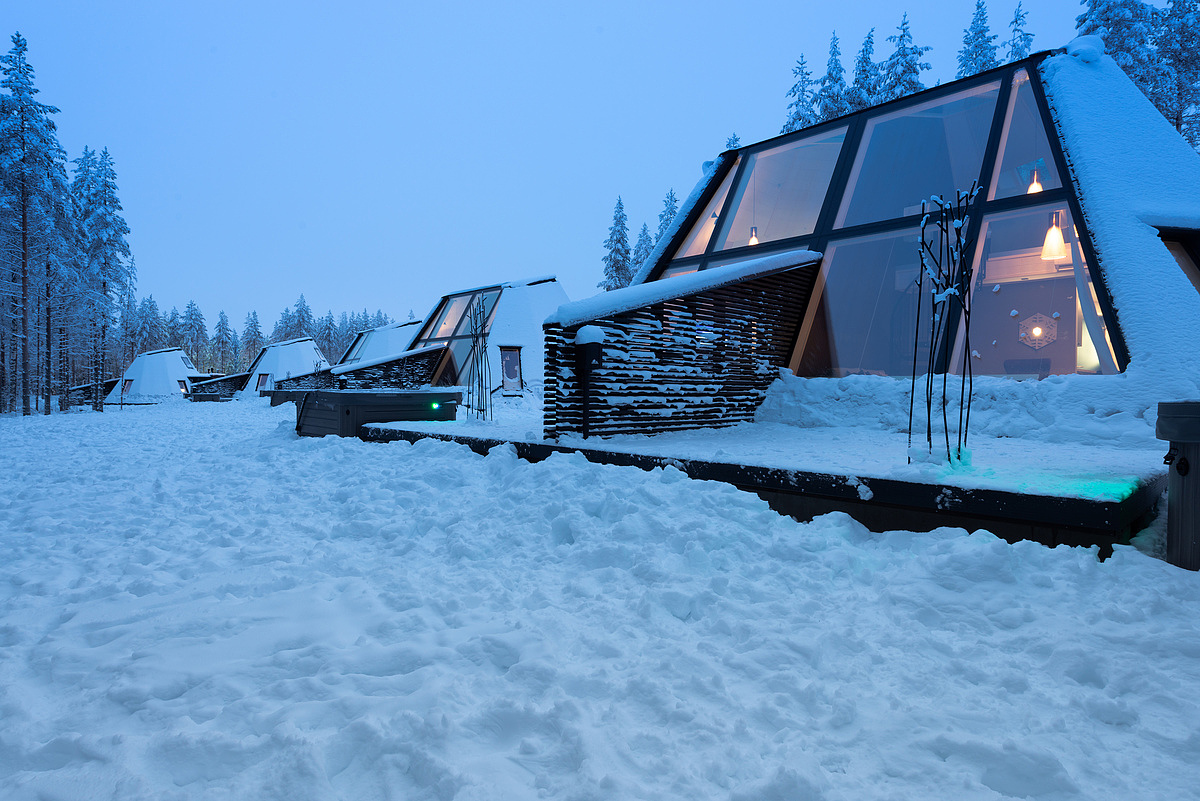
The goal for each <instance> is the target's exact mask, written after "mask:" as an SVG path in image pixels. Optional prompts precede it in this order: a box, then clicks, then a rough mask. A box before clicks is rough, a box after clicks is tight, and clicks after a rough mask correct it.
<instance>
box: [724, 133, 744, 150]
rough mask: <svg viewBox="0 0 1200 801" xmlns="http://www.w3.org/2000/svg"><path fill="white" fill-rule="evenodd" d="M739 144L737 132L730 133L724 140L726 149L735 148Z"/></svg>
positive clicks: (740, 142)
mask: <svg viewBox="0 0 1200 801" xmlns="http://www.w3.org/2000/svg"><path fill="white" fill-rule="evenodd" d="M741 146H742V140H741V137H739V136H738V135H737V134H731V135H730V136H729V138H728V139H726V140H725V149H726V150H737V149H738V148H739V147H741Z"/></svg>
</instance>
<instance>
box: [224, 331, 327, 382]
mask: <svg viewBox="0 0 1200 801" xmlns="http://www.w3.org/2000/svg"><path fill="white" fill-rule="evenodd" d="M328 366H329V362H328V360H326V358H325V354H324V353H322V352H321V349H320V348H319V347H318V346H317V343H316V342H315V341H314V340H313V338H312V337H301V338H300V339H289V340H288V341H286V342H276V343H274V344H271V345H267V346H266V347H265V348H263V349H262V350H261V351H259V353H258V356H257V358H255V360H254V363H253V364H251V365H250V369H249V370H248V371H247V372H248V373H250V378H249V379H248V381H247V382H246V387H245V388H248V389H253V388H255V387H257V385H258V384H257V382H258V377H259V376H261V375H267V376H270V378H269V379H268V381H272V382H273V381H280V380H282V379H284V378H290V377H295V376H300V375H309V374H311V373H314V372H317V371H319V370H323V369H325V368H326V367H328Z"/></svg>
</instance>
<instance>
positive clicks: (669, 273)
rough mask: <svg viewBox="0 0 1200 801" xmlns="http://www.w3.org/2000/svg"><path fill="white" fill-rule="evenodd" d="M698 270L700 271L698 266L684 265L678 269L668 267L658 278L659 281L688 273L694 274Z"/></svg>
mask: <svg viewBox="0 0 1200 801" xmlns="http://www.w3.org/2000/svg"><path fill="white" fill-rule="evenodd" d="M699 269H700V265H699V264H685V265H682V266H680V267H675V266H671V267H668V268H667V269H665V270H663V274H662V275H660V276H659V278H660V279H663V278H674V277H675V276H677V275H688V274H690V273H694V272H696V271H697V270H699Z"/></svg>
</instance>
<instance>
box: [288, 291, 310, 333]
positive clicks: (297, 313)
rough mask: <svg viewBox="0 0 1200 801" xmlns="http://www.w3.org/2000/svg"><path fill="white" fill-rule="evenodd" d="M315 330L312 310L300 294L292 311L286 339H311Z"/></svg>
mask: <svg viewBox="0 0 1200 801" xmlns="http://www.w3.org/2000/svg"><path fill="white" fill-rule="evenodd" d="M316 329H317V326H316V323H315V322H314V321H313V313H312V309H310V308H309V307H308V301H306V300H305V299H304V295H303V294H301V295H300V298H299V299H298V300H297V301H296V305H295V306H294V307H293V311H292V327H291V329H290V331H289V333H290V336H289V337H288V339H299V338H300V337H311V336H312V335H313V332H314V331H315V330H316Z"/></svg>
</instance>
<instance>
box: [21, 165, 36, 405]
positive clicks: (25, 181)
mask: <svg viewBox="0 0 1200 801" xmlns="http://www.w3.org/2000/svg"><path fill="white" fill-rule="evenodd" d="M26 158H28V156H26ZM28 167H29V165H28V164H27V165H25V168H26V169H25V175H23V176H22V178H21V414H22V415H24V416H26V417H28V416H29V415H30V414H32V413H33V412H32V411H31V410H30V408H29V169H28Z"/></svg>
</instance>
